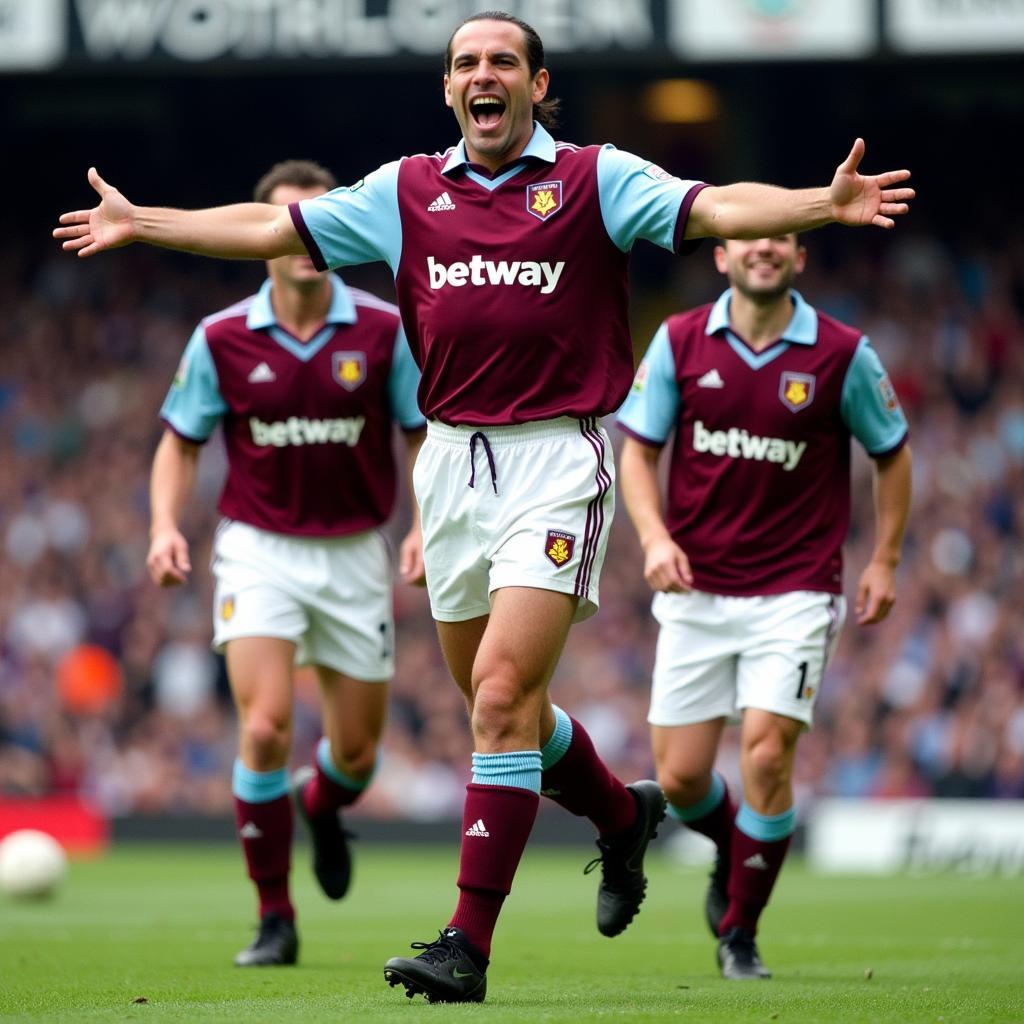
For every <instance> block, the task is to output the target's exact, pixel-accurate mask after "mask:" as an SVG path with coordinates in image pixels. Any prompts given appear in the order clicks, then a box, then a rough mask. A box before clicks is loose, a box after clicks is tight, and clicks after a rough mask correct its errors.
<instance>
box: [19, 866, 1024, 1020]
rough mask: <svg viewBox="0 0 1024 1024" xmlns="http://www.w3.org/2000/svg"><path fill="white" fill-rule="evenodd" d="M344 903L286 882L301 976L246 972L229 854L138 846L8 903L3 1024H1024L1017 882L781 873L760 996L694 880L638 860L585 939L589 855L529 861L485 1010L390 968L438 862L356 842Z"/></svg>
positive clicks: (247, 926)
mask: <svg viewBox="0 0 1024 1024" xmlns="http://www.w3.org/2000/svg"><path fill="white" fill-rule="evenodd" d="M357 855H358V861H357V865H356V871H357V874H356V880H355V886H354V890H353V892H352V894H351V895H350V896H349V897H348V898H347V899H346V900H345V901H343V902H342V903H339V904H333V903H330V902H329V901H327V900H326V899H325V898H323V897H322V896H321V895H320V893H319V891H317V890H316V889H315V886H314V883H313V881H312V877H311V875H310V872H309V867H308V862H307V850H306V849H305V848H304V847H301V846H300V847H299V848H298V849H297V851H296V863H295V867H294V870H293V875H294V878H295V886H294V889H295V897H296V903H297V906H298V909H299V926H300V934H301V940H302V947H301V950H300V964H299V966H298V967H295V968H278V969H258V970H254V969H249V970H241V969H238V968H234V967H232V966H231V958H232V956H233V954H234V953H235V952H236V951H237V950H238V949H240V948H241V947H242V946H244V945H245V944H246V943H247V942H248V941H249V939H250V938H251V935H252V930H253V927H254V923H255V915H254V909H253V902H252V898H251V896H250V892H249V888H248V882H247V880H246V879H245V878H244V876H243V869H242V864H241V858H240V856H239V854H238V853H237V852H236V851H235V850H234V849H233V848H231V847H228V846H224V847H205V848H200V847H192V846H181V847H173V848H172V847H160V848H148V847H130V846H125V847H121V848H118V849H115V850H114V851H113V852H112V853H110V854H109V855H108V856H106V857H104V858H103V859H101V860H96V861H86V862H78V863H75V864H73V865H72V869H71V873H70V877H69V878H68V879H67V881H66V883H65V885H64V887H63V889H62V890H61V891H60V893H59V894H58V895H57V896H56V897H55V898H54V899H53V900H51V901H48V902H41V903H18V902H12V901H10V900H8V899H5V898H2V897H0V1020H3V1021H5V1022H7V1021H119V1022H130V1024H135V1022H148V1021H188V1022H190V1024H195V1022H197V1021H200V1022H201V1021H251V1022H261V1021H269V1022H274V1024H285V1022H290V1021H296V1022H300V1021H301V1022H303V1024H313V1022H319V1021H325V1022H327V1021H329V1022H331V1024H347V1022H359V1024H363V1022H369V1024H375V1022H393V1021H402V1022H406V1024H418V1022H420V1021H425V1020H431V1021H438V1020H441V1019H445V1020H469V1019H473V1020H477V1021H482V1022H488V1024H489V1022H505V1021H517V1022H523V1021H529V1022H531V1024H532V1022H535V1021H536V1022H540V1021H573V1022H579V1021H590V1020H595V1021H597V1020H600V1021H612V1020H638V1021H662V1020H665V1021H668V1020H686V1021H693V1022H700V1024H704V1022H710V1024H714V1022H746V1021H758V1022H761V1021H764V1022H771V1021H779V1022H780V1024H792V1022H801V1021H824V1022H828V1024H845V1022H852V1021H857V1022H869V1021H899V1022H928V1024H935V1022H943V1024H954V1022H974V1021H1024V925H1022V920H1024V880H1021V879H1019V878H1016V879H1007V878H985V879H979V878H965V877H959V876H955V875H942V876H931V877H902V878H892V879H868V878H839V879H837V878H822V877H816V876H814V875H811V874H809V873H808V872H807V871H806V870H804V869H803V868H802V866H801V865H800V864H799V863H796V862H794V863H791V864H788V865H787V867H786V870H785V871H784V872H783V875H782V878H781V880H780V883H779V887H778V890H777V892H776V896H775V900H774V902H773V905H772V906H771V907H769V909H768V911H767V913H766V915H765V919H764V922H763V927H762V933H761V937H760V943H761V951H762V954H763V956H764V959H765V962H766V963H767V964H768V965H769V966H770V967H771V968H772V970H773V971H774V972H775V978H774V979H773V980H772V981H767V982H752V983H746V984H729V983H726V982H723V981H722V980H721V979H720V978H719V977H718V975H717V971H716V969H715V965H714V943H713V941H712V939H711V938H710V936H708V935H707V934H706V932H705V928H704V924H703V920H702V916H701V901H702V898H703V890H704V881H705V876H704V873H703V872H702V871H699V870H697V869H694V868H684V867H680V866H679V865H677V864H675V863H673V862H672V861H671V860H670V859H669V858H668V856H667V855H666V854H665V853H664V852H662V851H660V850H659V851H655V852H653V853H652V854H651V856H650V858H649V875H650V879H651V885H650V889H649V895H648V899H647V902H646V904H645V905H644V908H643V911H642V912H641V914H640V916H639V917H638V918H637V919H636V921H634V923H633V925H632V926H631V927H630V929H629V930H628V931H627V932H626V933H625V934H624V935H622V936H620V937H619V938H616V939H605V938H602V937H601V936H600V935H598V933H597V931H596V928H595V927H594V923H593V921H594V893H595V887H596V876H594V875H590V876H588V877H584V876H583V874H582V868H583V865H584V863H585V862H586V860H587V858H588V856H589V852H588V851H583V850H579V851H571V850H570V851H552V850H545V849H530V850H528V851H527V855H526V858H525V859H524V861H523V865H522V868H521V869H520V873H519V877H518V878H517V880H516V889H515V891H514V892H513V894H512V897H511V898H510V899H509V901H508V903H507V904H506V907H505V911H504V913H503V915H502V919H501V921H500V923H499V926H498V933H497V936H496V941H495V946H494V951H493V963H492V966H491V969H490V971H489V972H488V979H489V989H490V990H489V993H488V997H487V1002H486V1003H484V1004H483V1005H466V1006H441V1005H438V1006H431V1005H428V1004H426V1003H425V1002H424V1001H423V1000H422V998H420V997H417V999H416V1000H415V1001H414V1002H412V1003H410V1002H409V1001H408V1000H407V999H406V998H405V995H404V992H403V990H402V989H401V988H394V989H391V988H388V986H387V985H386V983H385V982H384V980H383V975H382V970H381V968H382V965H383V963H384V961H385V960H386V959H387V958H388V957H389V956H394V955H399V954H403V953H405V952H406V951H407V948H408V944H409V943H410V942H411V941H414V940H426V939H431V938H433V937H434V935H435V934H436V929H437V928H439V927H440V926H441V925H442V924H444V923H445V921H446V920H447V914H448V913H449V911H450V910H451V908H452V906H453V903H454V893H455V889H454V873H455V853H454V848H453V849H452V850H438V849H415V848H409V847H405V848H395V847H390V848H387V847H369V848H368V847H365V846H362V847H359V848H358V850H357Z"/></svg>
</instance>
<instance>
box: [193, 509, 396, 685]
mask: <svg viewBox="0 0 1024 1024" xmlns="http://www.w3.org/2000/svg"><path fill="white" fill-rule="evenodd" d="M212 569H213V574H214V576H215V578H216V581H217V584H216V592H215V598H214V608H213V632H214V636H213V646H214V649H215V650H218V651H223V649H224V645H225V644H226V643H227V642H228V641H229V640H237V639H240V638H242V637H255V636H259V637H279V638H281V639H283V640H291V641H293V642H294V643H295V644H296V652H295V663H296V664H298V665H324V666H326V667H327V668H332V669H334V670H335V671H338V672H341V673H343V674H344V675H347V676H351V677H352V678H353V679H360V680H365V681H367V682H376V681H381V682H383V681H385V680H387V679H390V678H391V676H392V674H393V673H394V668H395V666H394V616H393V611H392V576H393V569H392V560H391V553H390V550H389V548H388V542H387V541H386V540H385V538H384V536H383V535H382V534H381V533H380V532H379V531H377V530H366V531H364V532H362V533H354V534H350V535H349V536H346V537H293V536H289V535H286V534H281V533H272V532H269V531H267V530H260V529H257V528H256V527H255V526H250V525H248V524H247V523H239V522H236V521H234V520H227V519H226V520H224V521H223V522H222V523H221V525H220V527H219V528H218V530H217V535H216V538H215V539H214V545H213V564H212Z"/></svg>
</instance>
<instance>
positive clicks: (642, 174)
mask: <svg viewBox="0 0 1024 1024" xmlns="http://www.w3.org/2000/svg"><path fill="white" fill-rule="evenodd" d="M445 67H446V72H445V75H444V91H445V102H446V103H447V104H448V106H449V107H451V108H452V111H453V112H454V114H455V117H456V120H457V121H458V123H459V126H460V128H461V130H462V139H461V141H460V142H459V144H458V145H457V146H455V147H453V148H452V149H449V150H447V151H446V152H444V153H438V154H434V155H432V156H427V155H421V156H414V157H407V158H405V159H402V160H399V161H397V162H395V163H391V164H387V165H385V166H383V167H381V168H379V169H378V170H376V171H374V172H373V173H372V174H370V175H368V176H367V177H366V178H365V179H363V180H360V181H359V182H357V183H356V184H355V185H353V186H352V187H351V188H347V189H338V190H336V191H334V192H332V193H330V194H329V195H327V196H324V197H321V198H318V199H313V200H307V201H304V202H300V203H293V204H292V205H291V206H290V207H289V209H288V211H287V212H285V211H282V210H280V209H278V208H276V207H271V206H259V205H246V206H230V207H221V208H219V209H213V210H205V211H181V210H167V209H154V208H142V207H136V206H134V205H132V204H131V203H129V202H128V201H127V200H126V199H125V198H124V196H122V195H121V194H120V193H119V192H118V191H117V190H116V189H115V188H113V187H112V186H110V185H109V184H107V183H106V182H105V181H103V179H102V178H100V176H99V175H98V174H97V173H96V171H95V169H91V170H90V172H89V180H90V182H91V183H92V185H93V187H94V188H95V189H96V190H97V192H98V193H99V194H100V198H101V201H100V203H99V205H98V206H97V207H95V208H94V209H92V210H80V211H77V212H73V213H67V214H64V215H63V216H62V218H61V224H62V225H63V226H62V227H59V228H57V229H56V230H55V237H57V238H60V239H63V240H64V245H65V248H66V249H68V250H70V251H76V252H78V254H79V255H81V256H91V255H93V254H95V253H98V252H101V251H103V250H104V249H108V248H112V247H116V246H120V245H126V244H128V243H129V242H133V241H142V242H148V243H150V244H156V245H161V246H165V247H169V248H176V249H182V250H185V251H189V252H200V253H205V254H207V255H213V256H222V257H229V258H238V257H250V258H260V257H264V258H265V257H274V256H280V255H284V254H288V253H306V252H308V253H309V254H310V255H311V256H312V257H313V260H314V263H315V264H316V265H317V266H318V267H321V268H327V267H336V266H344V265H347V264H352V263H363V262H369V261H374V260H383V261H384V262H386V263H387V264H388V265H389V266H390V267H391V269H392V271H393V272H394V274H395V282H396V287H397V290H398V299H399V307H400V309H401V311H402V318H403V321H404V323H405V325H406V331H407V333H408V336H409V342H410V344H411V346H412V349H413V353H414V355H415V357H416V360H417V363H418V364H419V366H420V369H421V370H422V372H423V379H422V383H421V385H420V392H419V399H420V407H421V408H422V410H423V412H424V413H425V414H426V416H427V418H428V420H429V426H428V436H427V440H426V442H425V443H424V446H423V449H422V451H421V453H420V457H419V459H418V460H417V463H416V469H415V480H414V483H415V487H416V497H417V500H418V502H419V504H420V512H421V516H422V520H423V535H424V561H425V564H426V573H427V588H428V591H429V594H430V601H431V608H432V611H433V615H434V617H435V619H436V620H437V624H438V633H439V636H440V640H441V646H442V648H443V650H444V655H445V658H446V660H447V663H448V665H449V667H450V669H451V672H452V675H453V676H454V678H455V680H456V682H457V683H458V685H459V686H460V688H461V689H462V691H463V693H464V694H465V696H466V700H467V702H468V705H469V708H470V715H471V725H472V731H473V737H474V742H475V753H474V755H473V776H472V782H471V783H470V785H469V786H468V789H467V795H466V804H465V811H464V820H463V827H462V840H461V842H462V848H461V854H460V871H459V879H458V887H459V899H458V905H457V907H456V909H455V912H454V914H453V916H452V917H451V919H450V921H449V923H448V925H447V927H445V928H444V929H443V930H442V931H441V933H440V935H439V937H438V939H437V940H436V941H434V942H430V943H426V944H420V947H419V948H422V952H421V953H420V954H419V955H418V956H416V957H411V958H410V957H395V958H393V959H392V960H390V961H388V963H387V964H386V965H385V976H386V978H387V979H388V981H389V982H390V983H391V984H398V983H401V984H404V985H405V987H406V991H407V993H408V994H409V995H412V994H414V993H417V992H422V993H424V994H425V995H426V996H427V998H428V999H430V1000H446V1001H452V1002H465V1001H479V1000H482V999H483V998H484V995H485V992H486V986H487V982H486V973H485V972H486V969H487V965H488V959H489V955H490V947H491V937H492V933H493V931H494V927H495V923H496V921H497V917H498V913H499V911H500V909H501V906H502V903H503V901H504V899H505V897H506V895H507V894H508V892H509V891H510V888H511V885H512V880H513V877H514V875H515V871H516V868H517V865H518V864H519V860H520V857H521V854H522V851H523V849H524V846H525V844H526V841H527V838H528V836H529V834H530V830H531V828H532V826H533V821H534V818H535V816H536V813H537V806H538V801H539V794H540V792H541V791H543V792H544V794H545V795H547V796H550V797H551V798H553V799H555V800H557V801H558V802H559V803H561V804H562V805H563V806H565V807H566V808H567V809H568V810H570V811H571V812H572V813H574V814H577V815H582V816H586V817H588V818H589V819H590V820H591V821H592V822H593V823H594V825H595V828H596V830H597V832H598V835H599V840H598V847H599V850H600V858H599V860H600V864H601V869H602V877H601V882H600V884H599V887H598V909H597V925H598V929H599V931H600V932H601V933H602V934H604V935H607V936H613V935H617V934H619V933H620V932H621V931H622V930H623V929H624V928H626V926H627V925H628V924H629V923H630V922H631V921H632V920H633V918H634V916H635V915H636V913H637V911H638V910H639V907H640V904H641V901H642V900H643V898H644V894H645V891H646V878H645V876H644V871H643V858H644V853H645V851H646V848H647V845H648V843H649V842H650V840H651V838H652V837H653V836H654V835H655V832H656V829H657V825H658V822H659V821H660V820H661V818H662V816H663V814H664V796H663V794H662V792H661V790H660V788H659V787H658V786H657V784H656V783H654V782H651V781H649V780H642V781H640V782H638V783H634V784H633V785H631V786H628V787H627V786H624V785H623V784H622V783H621V782H620V781H619V780H618V779H616V778H615V777H614V776H613V775H612V774H611V773H610V772H609V771H608V769H607V768H606V767H605V765H604V763H603V762H602V761H601V760H600V758H599V757H598V755H597V754H596V752H595V750H594V747H593V745H592V744H591V742H590V739H589V737H588V736H587V734H586V732H585V731H584V730H583V728H582V726H581V725H580V724H579V723H578V722H576V721H574V720H573V719H572V718H570V717H569V716H568V715H567V714H566V713H565V712H564V711H562V710H561V709H559V708H555V707H554V706H553V705H552V704H551V702H550V700H549V698H548V683H549V681H550V679H551V675H552V673H553V671H554V669H555V665H556V664H557V661H558V658H559V655H560V653H561V651H562V647H563V645H564V643H565V639H566V636H567V634H568V630H569V627H570V625H571V624H572V623H573V622H574V621H578V620H580V619H583V618H586V617H587V616H589V615H591V614H593V613H594V612H595V611H596V609H597V605H598V600H599V595H598V581H599V579H600V573H601V566H602V562H603V560H604V554H605V547H606V543H607V538H608V530H609V526H610V520H611V516H612V511H613V505H614V467H613V464H612V456H611V450H610V446H609V443H608V437H607V435H606V433H605V432H604V430H603V429H602V427H601V426H600V422H599V419H600V417H601V416H604V415H606V414H608V413H610V412H613V411H614V410H616V409H617V408H618V407H619V405H620V404H621V402H622V400H623V398H624V397H625V395H626V392H627V391H628V390H629V383H630V380H631V379H632V375H633V360H632V346H631V343H630V338H629V330H628V317H627V298H628V286H627V265H628V257H629V251H630V249H631V247H632V245H633V243H634V242H635V241H636V240H637V239H639V238H644V239H648V240H649V241H652V242H654V243H656V244H658V245H660V246H662V247H664V248H666V249H670V250H675V251H679V250H680V249H682V248H684V243H685V242H686V241H687V240H690V239H696V238H701V237H705V236H708V235H718V234H723V233H724V234H730V235H740V236H742V235H747V236H752V237H760V236H762V235H765V234H777V233H779V232H783V231H793V230H803V229H806V228H811V227H815V226H818V225H822V224H826V223H829V222H832V221H839V222H842V223H845V224H851V225H853V224H872V223H873V224H877V225H879V226H882V227H891V226H892V224H893V221H892V217H894V216H896V215H899V214H902V213H905V212H906V210H907V203H906V201H907V200H908V199H910V198H911V197H912V195H913V192H912V190H911V189H909V188H906V187H903V186H902V185H900V183H901V182H903V181H904V180H905V179H906V178H907V177H908V176H909V172H907V171H894V172H889V173H887V174H883V175H879V176H862V175H860V174H859V173H858V172H857V167H858V164H859V162H860V159H861V156H862V155H863V151H864V146H863V143H862V142H861V141H860V140H857V142H856V144H855V145H854V148H853V150H852V151H851V153H850V155H849V157H847V159H846V160H845V161H844V162H843V163H842V164H841V165H840V167H839V169H838V170H837V172H836V175H835V177H834V179H833V181H832V184H831V186H830V187H827V188H818V189H804V190H800V191H789V190H786V189H779V188H773V187H771V186H766V185H757V184H740V185H729V186H725V187H720V188H715V187H707V186H705V185H704V184H703V183H701V182H696V181H686V180H681V179H679V178H676V177H673V176H671V175H670V174H668V173H666V172H665V171H663V170H661V169H660V168H658V167H656V166H654V165H653V164H651V163H650V162H649V161H646V160H641V159H639V158H638V157H635V156H632V155H631V154H629V153H624V152H620V151H618V150H616V149H614V148H612V147H610V146H589V147H583V148H581V147H578V146H574V145H569V144H567V143H556V142H555V140H554V139H553V138H552V136H551V135H550V134H549V133H548V131H547V130H546V128H545V124H547V125H549V126H550V124H551V117H552V114H553V108H554V105H555V103H554V101H553V100H549V99H548V98H547V90H548V81H549V76H548V71H547V69H546V68H545V67H544V48H543V44H542V43H541V40H540V38H539V37H538V35H537V33H536V32H535V31H534V30H533V29H532V28H531V27H530V26H529V25H527V24H525V23H524V22H522V21H520V20H519V19H517V18H514V17H512V16H511V15H509V14H506V13H504V12H494V11H490V12H485V13H483V14H479V15H474V16H473V17H472V18H470V19H468V20H467V21H465V22H463V23H462V24H461V25H460V26H459V27H458V28H457V29H456V30H455V32H454V33H453V35H452V37H451V39H450V40H449V44H448V48H447V52H446V56H445ZM893 186H899V187H893Z"/></svg>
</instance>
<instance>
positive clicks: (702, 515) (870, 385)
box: [618, 291, 907, 596]
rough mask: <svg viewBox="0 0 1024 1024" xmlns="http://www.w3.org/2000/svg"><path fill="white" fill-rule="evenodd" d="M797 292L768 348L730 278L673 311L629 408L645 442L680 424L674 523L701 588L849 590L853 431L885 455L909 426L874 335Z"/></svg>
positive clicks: (630, 427)
mask: <svg viewBox="0 0 1024 1024" xmlns="http://www.w3.org/2000/svg"><path fill="white" fill-rule="evenodd" d="M791 294H792V299H793V316H792V319H791V320H790V323H789V325H788V327H787V328H786V330H785V332H784V333H783V336H782V338H780V339H779V341H778V342H776V343H775V344H774V345H771V346H770V347H768V348H767V349H764V350H762V351H761V352H755V351H754V350H753V349H752V348H750V347H749V346H748V345H747V344H746V343H745V342H744V341H743V339H742V338H740V337H739V336H737V335H736V334H735V333H733V331H732V330H731V329H730V327H729V302H730V296H731V291H727V292H726V293H725V294H724V295H722V296H721V298H720V299H719V300H718V302H717V303H715V305H713V306H705V307H702V308H700V309H696V310H693V311H691V312H687V313H681V314H678V315H676V316H671V317H669V318H668V319H667V320H666V321H665V322H664V323H663V324H662V325H661V327H660V328H659V330H658V332H657V334H656V335H655V337H654V339H653V341H652V342H651V345H650V348H649V349H648V351H647V354H646V355H645V357H644V359H643V362H642V363H641V364H640V367H639V369H638V371H637V374H636V378H635V380H634V383H633V387H632V389H631V391H630V394H629V397H628V398H627V400H626V402H625V404H624V405H623V407H622V409H621V410H620V412H619V417H618V420H619V425H620V426H621V427H622V429H623V430H624V431H625V432H626V433H627V434H629V435H631V436H632V437H634V438H636V439H637V440H638V441H640V442H642V443H644V444H649V445H655V446H659V447H660V446H661V445H663V444H664V443H665V442H666V440H667V439H668V437H669V435H670V434H671V433H672V432H673V431H675V443H674V447H673V451H672V456H671V461H670V463H669V484H668V498H667V503H666V524H667V525H668V528H669V530H670V532H671V534H672V537H673V538H674V539H675V541H676V542H677V543H678V544H679V546H680V547H681V548H682V549H683V550H684V551H685V552H686V553H687V556H688V557H689V560H690V565H691V568H692V570H693V574H694V580H695V585H696V586H697V587H698V588H699V589H700V590H705V591H709V592H711V593H718V594H726V595H735V596H753V595H758V594H775V593H782V592H786V591H791V590H818V591H825V592H830V593H838V592H840V590H841V585H842V544H843V541H844V539H845V537H846V532H847V528H848V526H849V519H850V438H851V436H852V437H855V438H857V440H858V441H859V442H860V444H861V445H863V446H864V448H865V449H866V450H867V452H868V453H869V454H870V455H872V456H874V457H876V458H877V457H881V456H884V455H887V454H890V453H893V452H895V451H897V450H898V449H899V448H900V447H901V446H902V445H903V444H904V442H905V441H906V438H907V422H906V419H905V417H904V415H903V411H902V409H901V408H900V405H899V402H898V400H897V398H896V394H895V392H894V390H893V387H892V384H891V383H890V381H889V378H888V376H887V375H886V373H885V370H884V369H883V367H882V365H881V362H880V361H879V359H878V356H877V355H876V354H875V351H874V349H873V348H872V347H871V345H870V342H869V341H868V339H867V338H866V337H865V336H863V335H862V334H861V333H860V332H859V331H856V330H854V329H852V328H850V327H847V326H845V325H844V324H841V323H839V322H838V321H837V320H833V319H832V318H830V317H828V316H826V315H824V314H823V313H820V312H818V311H816V310H815V309H813V308H812V307H811V306H809V305H808V304H807V303H806V302H805V301H804V300H803V299H802V298H801V296H800V295H799V294H797V293H796V292H792V293H791Z"/></svg>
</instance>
